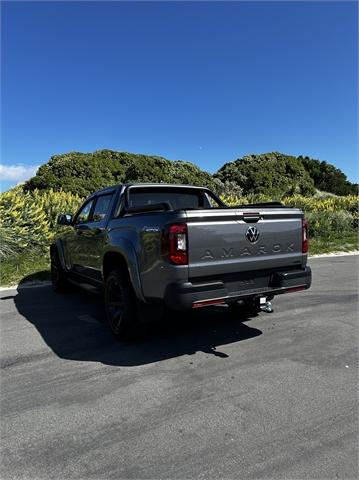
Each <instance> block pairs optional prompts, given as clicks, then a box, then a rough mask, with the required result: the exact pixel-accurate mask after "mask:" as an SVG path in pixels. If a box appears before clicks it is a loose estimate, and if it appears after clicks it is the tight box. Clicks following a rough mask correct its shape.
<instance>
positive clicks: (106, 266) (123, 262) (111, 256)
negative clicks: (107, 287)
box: [102, 248, 144, 301]
mask: <svg viewBox="0 0 359 480" xmlns="http://www.w3.org/2000/svg"><path fill="white" fill-rule="evenodd" d="M117 268H120V269H123V270H125V271H126V272H127V273H128V276H129V278H130V282H131V285H132V287H133V290H134V292H135V295H136V297H137V298H138V299H139V300H142V301H144V297H143V292H142V286H141V280H140V275H139V269H138V266H137V259H136V256H135V253H134V252H133V251H131V250H127V251H126V253H125V252H124V251H123V250H121V249H120V248H112V249H108V250H106V251H105V253H104V255H103V260H102V277H103V279H104V281H106V277H107V276H108V274H109V273H110V272H111V271H112V270H114V269H117Z"/></svg>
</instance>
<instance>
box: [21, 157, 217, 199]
mask: <svg viewBox="0 0 359 480" xmlns="http://www.w3.org/2000/svg"><path fill="white" fill-rule="evenodd" d="M132 182H133V183H142V182H153V183H160V182H165V183H183V184H189V185H201V186H206V187H209V188H213V189H216V188H217V182H216V181H215V180H214V179H213V177H212V175H211V174H209V173H207V172H204V171H203V170H201V169H200V168H199V167H197V166H196V165H194V164H192V163H190V162H182V161H170V160H167V159H166V158H162V157H156V156H149V155H136V154H133V153H127V152H115V151H113V150H98V151H96V152H93V153H81V152H71V153H65V154H63V155H55V156H53V157H51V158H50V160H49V162H48V163H46V164H45V165H42V166H41V167H40V168H39V169H38V171H37V173H36V175H35V176H34V177H32V178H31V179H30V180H28V181H27V182H26V183H25V186H24V189H25V190H35V189H36V188H37V189H40V190H44V189H49V188H53V189H54V190H60V189H62V190H64V191H66V192H72V193H76V194H78V195H80V196H83V197H85V196H87V195H89V194H90V193H92V192H94V191H95V190H98V189H100V188H103V187H106V186H109V185H114V184H118V183H132Z"/></svg>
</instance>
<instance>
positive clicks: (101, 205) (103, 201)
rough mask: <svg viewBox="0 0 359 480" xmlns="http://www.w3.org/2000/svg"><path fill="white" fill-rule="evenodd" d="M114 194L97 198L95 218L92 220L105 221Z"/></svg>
mask: <svg viewBox="0 0 359 480" xmlns="http://www.w3.org/2000/svg"><path fill="white" fill-rule="evenodd" d="M112 196H113V195H112V194H110V195H101V196H100V197H98V198H97V201H96V205H95V209H94V211H93V218H92V220H93V221H94V222H101V220H103V219H104V218H105V217H106V215H107V213H108V210H109V208H110V204H111V200H112Z"/></svg>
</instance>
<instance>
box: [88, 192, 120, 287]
mask: <svg viewBox="0 0 359 480" xmlns="http://www.w3.org/2000/svg"><path fill="white" fill-rule="evenodd" d="M113 201H114V192H110V193H106V194H103V195H98V196H97V197H96V199H95V205H94V207H93V209H92V212H91V217H90V220H91V221H90V222H89V223H88V224H87V226H88V229H86V231H85V232H84V234H83V238H85V239H86V242H84V246H85V248H86V252H84V258H86V262H85V264H84V274H85V275H86V276H88V277H89V278H91V279H93V280H97V281H101V280H102V277H101V273H102V253H103V249H104V246H105V243H106V240H107V230H106V226H107V223H108V220H109V218H110V214H111V211H112V206H113Z"/></svg>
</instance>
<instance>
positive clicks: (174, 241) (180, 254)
mask: <svg viewBox="0 0 359 480" xmlns="http://www.w3.org/2000/svg"><path fill="white" fill-rule="evenodd" d="M162 252H163V254H164V255H166V256H167V258H168V260H169V261H170V262H171V263H174V264H175V265H187V264H188V238H187V225H186V224H185V223H175V224H173V225H170V226H169V227H168V228H167V229H166V232H165V233H164V236H163V243H162Z"/></svg>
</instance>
